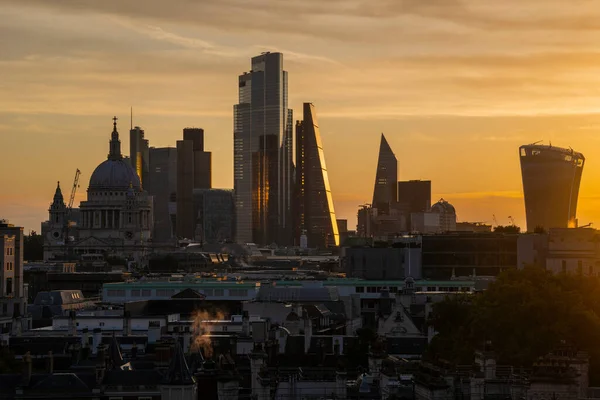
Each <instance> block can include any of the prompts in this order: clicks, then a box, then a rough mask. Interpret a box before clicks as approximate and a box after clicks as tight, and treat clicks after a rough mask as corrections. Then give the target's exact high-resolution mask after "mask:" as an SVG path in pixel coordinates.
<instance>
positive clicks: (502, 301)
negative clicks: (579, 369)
mask: <svg viewBox="0 0 600 400" xmlns="http://www.w3.org/2000/svg"><path fill="white" fill-rule="evenodd" d="M599 298H600V282H599V280H598V279H597V278H595V277H582V276H576V275H564V274H562V275H556V276H555V275H552V274H550V273H549V272H547V271H545V270H543V269H541V268H535V267H527V268H525V269H523V270H508V271H505V272H503V273H502V274H500V275H499V276H498V279H497V280H496V281H495V282H494V283H492V284H491V285H490V287H489V289H488V290H487V291H485V292H483V293H482V294H479V295H474V296H470V297H464V296H459V297H451V298H448V299H446V300H445V301H442V302H440V303H437V304H435V305H434V307H433V314H432V317H431V319H430V321H431V323H432V324H433V327H434V329H435V330H436V331H437V332H439V333H438V335H437V336H435V337H434V338H433V340H432V342H431V345H430V347H429V349H428V352H427V355H426V356H427V357H428V358H429V359H446V360H448V361H450V362H453V363H456V364H458V363H464V364H470V363H472V361H473V355H474V353H475V351H477V350H479V349H482V348H483V347H484V346H485V344H486V343H488V342H489V343H491V345H492V348H493V350H494V352H495V353H496V357H497V361H498V363H499V364H504V365H513V366H516V367H520V366H523V367H526V368H527V367H530V366H531V365H532V364H533V362H534V361H535V360H537V359H538V358H539V357H541V356H544V355H546V354H548V353H549V352H550V351H552V350H553V349H555V348H556V347H557V346H559V345H560V344H561V343H562V342H563V341H565V342H567V343H569V344H571V345H574V346H576V347H577V348H578V349H580V350H585V351H587V352H588V353H589V354H590V359H591V371H590V379H591V381H592V382H598V381H600V379H599V378H600V368H598V367H600V350H599V349H598V346H597V337H598V336H600V303H599V302H598V301H597V299H599Z"/></svg>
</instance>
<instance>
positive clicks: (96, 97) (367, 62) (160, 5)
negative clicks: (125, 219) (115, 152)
mask: <svg viewBox="0 0 600 400" xmlns="http://www.w3.org/2000/svg"><path fill="white" fill-rule="evenodd" d="M0 6H1V7H0V76H2V79H0V148H2V149H3V152H2V164H1V165H0V166H1V167H2V173H1V175H0V184H1V185H2V188H3V190H2V193H1V194H0V218H7V219H9V220H10V221H11V222H12V223H15V224H17V225H22V226H25V228H26V230H27V231H28V230H30V229H33V230H37V231H39V230H40V222H41V221H43V220H46V219H47V217H48V214H47V209H48V206H49V204H50V202H51V200H52V196H53V193H54V189H55V186H56V181H57V180H60V181H61V183H62V187H63V189H64V191H65V194H66V193H68V192H69V191H70V186H71V183H72V179H73V176H74V173H75V169H76V168H79V169H80V170H81V171H82V177H81V187H80V189H79V192H78V196H77V199H76V205H77V204H78V203H79V201H80V200H82V199H83V198H84V196H85V190H86V189H87V184H88V181H89V177H90V175H91V173H92V172H93V169H94V168H95V167H96V166H97V165H98V164H99V163H100V162H102V161H103V160H104V159H105V158H106V154H107V151H108V140H109V135H110V132H111V129H112V124H111V122H112V121H111V118H112V116H113V115H117V116H118V117H120V123H119V131H120V133H121V140H122V148H123V149H124V152H125V153H126V152H127V149H128V146H129V143H128V130H129V120H128V119H129V110H130V107H131V106H133V109H134V124H135V125H139V126H141V127H142V128H143V129H145V131H146V137H147V138H148V139H149V140H150V144H151V145H152V146H155V147H163V146H175V141H176V140H177V139H179V138H180V137H181V135H182V133H181V132H182V129H183V128H184V127H187V126H198V127H202V128H204V129H205V132H206V147H207V150H208V151H212V152H213V186H214V187H232V186H233V175H232V174H233V165H232V164H233V161H232V159H233V144H232V142H233V104H235V103H236V102H237V76H238V75H239V74H240V73H242V72H243V71H246V70H248V69H249V68H250V57H252V56H254V55H257V54H260V53H261V52H263V51H280V52H282V53H283V54H284V67H285V69H286V70H287V71H288V72H289V80H290V82H289V93H290V99H289V104H290V107H291V108H293V109H294V111H295V118H296V119H299V118H301V109H302V108H301V105H302V103H303V102H312V103H314V104H315V106H316V109H317V112H318V115H319V121H320V124H321V127H320V128H321V133H322V140H323V145H324V151H325V157H326V159H327V165H328V167H329V168H328V170H329V177H330V182H331V187H332V192H333V197H334V203H335V208H336V213H337V216H338V218H348V220H349V226H350V227H352V226H353V225H354V224H355V221H356V210H357V206H358V205H359V204H363V203H366V202H370V200H371V198H372V193H373V179H374V176H375V166H376V158H377V150H378V146H379V136H380V134H381V132H383V133H384V134H385V135H386V138H387V140H388V142H389V143H390V145H391V147H392V149H393V150H394V152H395V154H396V156H397V158H398V164H399V177H400V179H402V180H408V179H429V180H432V185H433V192H434V198H433V199H432V200H433V201H436V200H437V199H438V198H440V197H444V198H445V199H446V200H448V201H450V202H451V203H452V204H454V205H455V207H456V209H457V213H458V219H459V220H460V221H486V222H488V223H491V222H492V214H495V215H496V216H497V218H498V222H499V223H501V224H507V223H508V218H507V216H509V215H511V216H513V217H514V218H515V219H516V222H517V224H519V225H520V226H522V227H525V218H524V216H525V212H524V205H523V200H522V186H521V177H520V170H519V158H518V147H519V146H520V145H522V144H526V143H532V142H536V141H538V140H545V141H546V142H548V141H551V142H552V144H553V145H557V146H561V147H569V146H570V147H572V148H573V149H575V150H577V151H581V152H582V153H584V155H585V156H586V167H585V169H584V173H583V181H582V187H581V191H580V202H579V207H578V213H577V214H578V218H579V222H580V224H581V225H583V224H587V223H590V222H594V221H600V190H599V189H597V184H598V183H599V182H600V164H599V163H600V161H599V160H600V146H598V145H599V144H600V143H599V142H600V137H599V135H598V130H599V129H600V113H599V112H598V108H599V107H600V45H599V44H598V43H600V3H598V2H597V1H594V0H572V1H570V2H565V1H564V0H530V1H528V2H526V3H524V2H520V1H517V0H505V1H503V2H494V1H491V0H344V1H342V0H330V1H321V0H304V1H280V0H255V1H252V2H249V1H244V0H202V1H198V2H190V1H184V0H174V1H171V2H169V3H168V4H167V3H165V2H164V1H161V0H145V1H142V0H128V1H118V0H104V1H95V0H53V1H47V0H0Z"/></svg>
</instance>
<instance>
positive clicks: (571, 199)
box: [519, 144, 585, 231]
mask: <svg viewBox="0 0 600 400" xmlns="http://www.w3.org/2000/svg"><path fill="white" fill-rule="evenodd" d="M519 151H520V153H519V154H520V158H521V175H522V178H523V193H524V196H525V212H526V215H527V230H528V231H533V230H535V229H536V228H544V229H546V230H547V229H550V228H567V227H576V226H577V217H576V212H577V198H578V196H579V184H580V182H581V174H582V173H583V165H584V163H585V157H584V156H583V154H581V153H578V152H576V151H573V149H563V148H560V147H553V146H552V145H550V146H546V145H539V144H530V145H525V146H521V147H520V148H519Z"/></svg>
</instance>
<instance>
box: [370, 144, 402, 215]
mask: <svg viewBox="0 0 600 400" xmlns="http://www.w3.org/2000/svg"><path fill="white" fill-rule="evenodd" d="M397 185H398V160H397V159H396V156H395V155H394V152H393V151H392V148H391V147H390V145H389V144H388V142H387V140H385V136H383V133H382V134H381V143H380V144H379V159H378V160H377V173H376V176H375V189H374V190H373V208H376V209H377V212H378V214H389V213H390V210H391V209H392V208H394V206H395V204H396V202H397V201H398V192H397V190H398V189H397Z"/></svg>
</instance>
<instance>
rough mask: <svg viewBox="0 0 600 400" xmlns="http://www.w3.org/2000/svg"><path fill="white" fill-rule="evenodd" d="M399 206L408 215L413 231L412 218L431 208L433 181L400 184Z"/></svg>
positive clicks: (409, 226)
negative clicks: (414, 214)
mask: <svg viewBox="0 0 600 400" xmlns="http://www.w3.org/2000/svg"><path fill="white" fill-rule="evenodd" d="M398 205H399V208H400V209H401V210H402V211H403V212H404V213H405V214H406V217H407V225H408V229H409V230H413V227H412V223H411V220H410V216H411V214H413V213H423V212H426V211H429V209H430V208H431V181H400V182H398Z"/></svg>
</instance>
